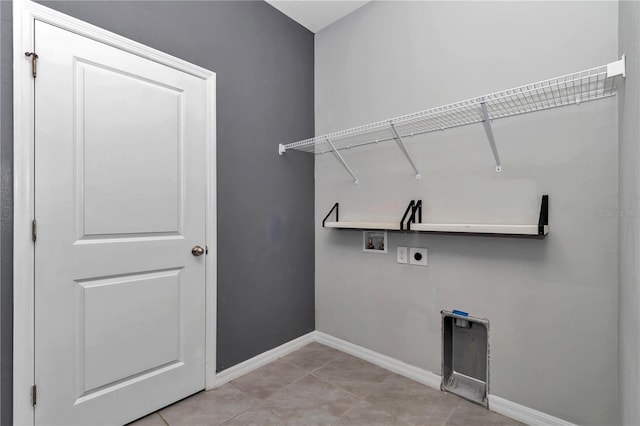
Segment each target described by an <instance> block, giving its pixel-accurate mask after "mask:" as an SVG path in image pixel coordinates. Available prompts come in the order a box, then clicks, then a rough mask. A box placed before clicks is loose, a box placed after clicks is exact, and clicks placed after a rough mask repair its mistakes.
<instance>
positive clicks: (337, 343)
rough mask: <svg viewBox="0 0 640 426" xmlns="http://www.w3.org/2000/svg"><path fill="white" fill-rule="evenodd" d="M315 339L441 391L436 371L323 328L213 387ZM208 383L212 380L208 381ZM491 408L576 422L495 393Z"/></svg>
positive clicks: (229, 372) (538, 419) (230, 372)
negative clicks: (417, 365) (411, 363)
mask: <svg viewBox="0 0 640 426" xmlns="http://www.w3.org/2000/svg"><path fill="white" fill-rule="evenodd" d="M312 342H318V343H322V344H323V345H326V346H329V347H332V348H334V349H337V350H339V351H342V352H345V353H348V354H350V355H353V356H355V357H357V358H360V359H363V360H365V361H368V362H370V363H372V364H375V365H377V366H379V367H382V368H384V369H387V370H389V371H392V372H394V373H396V374H399V375H401V376H404V377H406V378H408V379H411V380H414V381H416V382H418V383H422V384H423V385H426V386H429V387H431V388H433V389H437V390H440V382H441V380H442V377H441V376H440V375H439V374H435V373H432V372H431V371H427V370H423V369H422V368H418V367H415V366H413V365H409V364H407V363H405V362H402V361H400V360H398V359H395V358H392V357H390V356H386V355H382V354H381V353H378V352H375V351H372V350H371V349H367V348H364V347H362V346H358V345H356V344H354V343H351V342H347V341H346V340H342V339H339V338H337V337H333V336H330V335H328V334H326V333H323V332H321V331H312V332H311V333H308V334H305V335H304V336H300V337H298V338H297V339H294V340H292V341H290V342H287V343H285V344H283V345H280V346H278V347H277V348H273V349H271V350H269V351H267V352H264V353H261V354H260V355H257V356H254V357H253V358H251V359H248V360H246V361H244V362H242V363H240V364H238V365H234V366H233V367H231V368H228V369H226V370H224V371H222V372H221V373H217V374H216V376H215V381H214V385H213V386H211V387H209V389H211V388H214V387H218V386H222V385H224V384H225V383H228V382H230V381H232V380H235V379H237V378H238V377H241V376H244V375H245V374H247V373H250V372H252V371H253V370H256V369H258V368H260V367H262V366H264V365H267V364H269V363H270V362H272V361H275V360H277V359H278V358H282V357H283V356H285V355H288V354H290V353H292V352H295V351H297V350H298V349H300V348H301V347H303V346H306V345H308V344H309V343H312ZM207 383H208V382H207ZM489 409H490V410H491V411H495V412H496V413H499V414H502V415H505V416H507V417H511V418H512V419H514V420H518V421H520V422H523V423H526V424H528V425H532V426H538V425H550V426H575V425H574V424H573V423H570V422H567V421H565V420H562V419H559V418H557V417H554V416H551V415H549V414H546V413H543V412H541V411H537V410H534V409H533V408H529V407H526V406H524V405H520V404H517V403H515V402H511V401H509V400H506V399H504V398H501V397H499V396H495V395H489Z"/></svg>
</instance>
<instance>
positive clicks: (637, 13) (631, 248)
mask: <svg viewBox="0 0 640 426" xmlns="http://www.w3.org/2000/svg"><path fill="white" fill-rule="evenodd" d="M619 7H620V11H619V16H620V22H619V26H620V27H619V31H620V33H619V34H620V36H619V52H620V54H623V53H624V54H626V55H627V78H626V81H625V87H624V90H623V91H622V92H621V94H620V97H619V98H618V102H619V111H620V120H619V126H620V127H619V132H620V152H619V158H620V160H619V161H620V183H619V185H620V219H619V231H620V233H619V238H620V263H619V268H620V293H619V304H620V311H619V330H618V333H619V340H620V353H619V357H620V394H621V398H620V401H621V404H622V407H621V408H622V423H623V424H624V425H639V424H640V403H639V401H640V270H639V267H640V260H639V259H638V256H639V255H640V224H639V223H638V220H639V219H640V81H639V80H638V78H639V77H640V2H637V1H621V2H620V6H619Z"/></svg>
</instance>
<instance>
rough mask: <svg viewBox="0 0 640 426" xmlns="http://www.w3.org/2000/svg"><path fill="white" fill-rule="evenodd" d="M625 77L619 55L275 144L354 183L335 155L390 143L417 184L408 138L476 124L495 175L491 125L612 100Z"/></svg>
mask: <svg viewBox="0 0 640 426" xmlns="http://www.w3.org/2000/svg"><path fill="white" fill-rule="evenodd" d="M625 77H626V57H625V56H624V55H623V56H622V58H621V59H619V60H617V61H615V62H611V63H609V64H606V65H602V66H599V67H595V68H591V69H588V70H584V71H578V72H574V73H571V74H566V75H562V76H559V77H555V78H551V79H548V80H543V81H539V82H536V83H530V84H526V85H524V86H520V87H515V88H512V89H507V90H502V91H500V92H495V93H491V94H488V95H485V96H480V97H477V98H471V99H466V100H464V101H460V102H455V103H452V104H449V105H443V106H439V107H435V108H431V109H428V110H425V111H420V112H416V113H413V114H408V115H403V116H401V117H396V118H392V119H390V120H389V119H387V120H383V121H378V122H376V123H371V124H366V125H364V126H359V127H354V128H351V129H346V130H341V131H339V132H334V133H330V134H326V135H322V136H316V137H313V138H309V139H305V140H301V141H298V142H292V143H288V144H280V145H279V146H278V153H279V154H280V155H283V154H284V153H285V152H286V151H287V150H290V149H294V150H297V151H304V152H310V153H313V154H315V155H322V154H326V153H329V152H331V153H333V154H335V155H336V157H337V158H338V160H339V161H340V162H341V163H342V164H343V166H344V167H345V168H346V169H347V171H348V172H349V174H350V175H351V177H353V179H354V181H355V182H356V183H357V182H358V178H357V177H356V176H355V174H354V173H353V171H352V170H351V168H350V167H349V166H348V165H347V163H346V162H345V161H344V158H342V156H341V155H340V151H342V150H343V149H351V148H356V147H361V146H366V145H371V144H377V143H380V142H386V141H394V140H395V141H396V143H397V144H398V147H399V148H400V150H401V151H402V153H403V154H404V155H405V157H406V158H407V159H408V160H409V163H410V164H411V166H412V167H413V169H414V171H415V172H416V178H418V179H419V177H420V173H419V170H418V168H417V166H416V164H415V162H414V161H413V159H412V158H411V156H410V155H409V152H408V150H407V148H406V141H407V139H408V138H412V137H414V136H418V135H422V134H426V133H431V132H437V131H441V130H446V129H450V128H453V127H460V126H467V125H469V124H476V123H482V124H483V126H484V130H485V133H486V134H487V138H488V139H489V145H490V147H491V151H492V153H493V156H494V159H495V162H496V171H498V172H499V171H501V170H502V162H501V160H500V156H499V154H498V150H497V147H496V143H495V137H494V135H493V130H492V128H491V122H492V121H493V120H496V119H500V118H506V117H512V116H515V115H519V114H526V113H530V112H535V111H542V110H545V109H550V108H557V107H562V106H568V105H577V104H580V103H582V102H586V101H593V100H597V99H603V98H608V97H610V96H615V95H616V93H617V87H616V84H617V82H618V81H619V80H621V79H623V78H625Z"/></svg>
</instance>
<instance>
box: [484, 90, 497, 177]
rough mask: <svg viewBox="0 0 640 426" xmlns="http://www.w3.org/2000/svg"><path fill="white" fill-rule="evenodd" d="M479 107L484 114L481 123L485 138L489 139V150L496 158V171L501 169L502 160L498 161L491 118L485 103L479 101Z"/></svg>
mask: <svg viewBox="0 0 640 426" xmlns="http://www.w3.org/2000/svg"><path fill="white" fill-rule="evenodd" d="M480 107H481V108H482V115H483V116H484V121H483V122H482V125H483V126H484V131H485V133H486V134H487V139H489V145H491V151H492V152H493V158H495V160H496V172H501V171H502V162H501V161H500V155H499V154H498V148H497V147H496V140H495V138H494V137H493V129H492V128H491V119H490V118H489V111H488V110H487V104H486V103H484V102H482V103H480Z"/></svg>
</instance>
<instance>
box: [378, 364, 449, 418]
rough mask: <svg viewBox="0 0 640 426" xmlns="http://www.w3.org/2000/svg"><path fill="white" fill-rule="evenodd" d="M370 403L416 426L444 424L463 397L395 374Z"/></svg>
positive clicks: (379, 387)
mask: <svg viewBox="0 0 640 426" xmlns="http://www.w3.org/2000/svg"><path fill="white" fill-rule="evenodd" d="M366 400H367V402H369V403H371V404H373V405H374V406H376V407H378V408H381V409H383V410H384V411H387V412H388V413H390V414H392V415H394V416H396V417H398V418H399V419H401V420H404V421H406V422H409V423H411V424H415V425H422V424H424V425H444V424H445V423H446V421H447V420H448V419H449V416H450V415H451V413H452V412H453V410H454V409H455V408H456V407H457V406H458V404H459V403H460V401H461V400H460V398H458V397H456V396H454V395H451V394H447V393H445V392H440V391H438V390H435V389H431V388H429V387H427V386H424V385H422V384H420V383H417V382H414V381H413V380H409V379H407V378H404V377H401V376H398V375H396V374H391V375H390V376H389V377H388V378H387V379H385V381H384V382H382V384H381V385H379V386H377V387H376V388H375V389H374V390H373V391H372V392H371V394H370V395H369V396H367V397H366Z"/></svg>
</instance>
